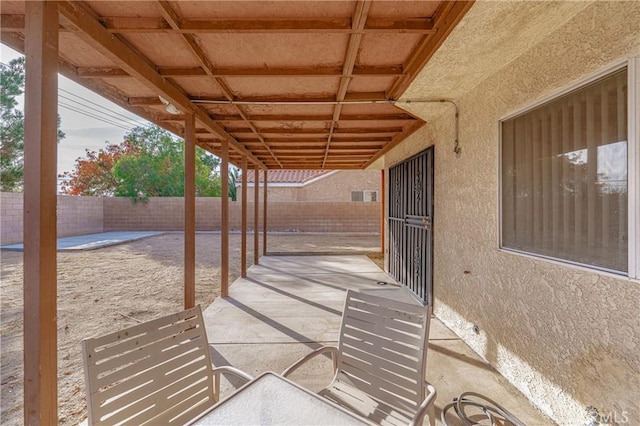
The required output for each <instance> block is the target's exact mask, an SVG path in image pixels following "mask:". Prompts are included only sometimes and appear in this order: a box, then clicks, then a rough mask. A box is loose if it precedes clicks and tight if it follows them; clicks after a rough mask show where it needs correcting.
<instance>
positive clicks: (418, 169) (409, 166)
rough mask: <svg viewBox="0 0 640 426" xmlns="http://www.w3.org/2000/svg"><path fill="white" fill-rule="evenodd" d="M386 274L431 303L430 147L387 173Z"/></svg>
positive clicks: (431, 214) (431, 162) (431, 206)
mask: <svg viewBox="0 0 640 426" xmlns="http://www.w3.org/2000/svg"><path fill="white" fill-rule="evenodd" d="M388 200H389V273H390V274H391V276H392V277H393V278H395V279H396V280H397V281H398V282H400V283H402V284H403V285H405V286H407V287H408V288H409V289H410V290H411V291H412V292H413V293H415V294H416V296H418V297H419V298H420V299H421V300H422V301H423V302H424V303H428V304H431V303H432V294H433V291H432V281H433V147H431V148H429V149H427V150H426V151H423V152H421V153H420V154H418V155H416V156H415V157H412V158H410V159H408V160H406V161H404V162H402V163H400V164H398V165H396V166H394V167H392V168H390V169H389V198H388Z"/></svg>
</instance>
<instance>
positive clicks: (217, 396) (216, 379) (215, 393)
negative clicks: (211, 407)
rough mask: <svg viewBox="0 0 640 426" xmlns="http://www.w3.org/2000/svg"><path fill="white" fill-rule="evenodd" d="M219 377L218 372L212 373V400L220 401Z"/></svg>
mask: <svg viewBox="0 0 640 426" xmlns="http://www.w3.org/2000/svg"><path fill="white" fill-rule="evenodd" d="M220 379H221V374H220V373H219V372H217V373H214V374H213V402H218V401H220Z"/></svg>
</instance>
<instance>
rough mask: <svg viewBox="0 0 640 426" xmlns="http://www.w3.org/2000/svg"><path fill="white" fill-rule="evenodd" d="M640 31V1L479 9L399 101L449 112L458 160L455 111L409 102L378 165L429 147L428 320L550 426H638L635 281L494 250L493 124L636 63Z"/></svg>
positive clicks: (639, 296) (639, 306)
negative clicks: (404, 132) (597, 417)
mask: <svg viewBox="0 0 640 426" xmlns="http://www.w3.org/2000/svg"><path fill="white" fill-rule="evenodd" d="M493 8H495V9H493ZM492 10H495V13H492V12H491V11H492ZM527 17H529V18H530V19H527ZM639 22H640V2H591V3H589V2H478V3H476V4H475V5H474V6H473V7H472V9H471V10H470V11H469V13H468V14H467V16H466V17H465V18H464V19H463V21H462V22H461V24H460V26H459V28H457V29H456V30H454V32H453V33H452V35H451V37H450V39H448V40H447V41H446V42H445V43H444V44H443V46H442V48H441V50H440V51H439V52H437V53H436V55H435V56H434V58H433V60H432V61H431V62H430V63H429V64H428V65H427V68H426V69H425V70H424V71H423V73H422V74H421V76H420V77H419V78H418V79H417V80H416V81H415V82H414V84H413V85H412V86H411V87H410V89H409V91H408V92H407V93H406V94H405V96H404V97H405V98H406V99H421V98H422V99H425V98H433V97H437V98H448V99H453V100H455V101H456V102H457V104H458V105H459V108H460V129H459V139H460V145H461V147H462V153H461V155H459V156H457V155H456V154H455V153H454V152H453V140H454V124H453V123H454V120H453V113H452V110H451V109H447V108H448V107H447V106H446V105H435V106H434V105H427V104H414V103H412V104H408V105H406V108H407V109H409V110H410V111H411V112H412V113H414V114H417V115H419V116H420V117H421V118H423V119H424V120H426V121H427V123H428V124H427V125H426V126H425V127H423V128H422V129H421V130H420V131H418V132H417V133H416V134H414V135H413V136H412V137H410V138H409V139H407V140H406V141H405V142H403V143H402V144H401V145H399V146H398V147H396V148H395V149H394V150H392V151H391V152H389V153H387V155H386V156H385V167H386V168H388V167H389V166H391V165H393V164H395V163H397V162H399V161H401V160H403V159H405V158H407V157H409V156H411V155H413V154H415V153H417V152H420V151H422V150H424V149H425V148H427V147H429V146H431V145H434V146H435V210H434V219H433V224H434V296H435V302H434V310H435V313H436V315H437V316H438V318H440V319H441V320H443V321H444V322H445V323H446V324H447V325H448V326H450V327H451V328H452V329H453V330H454V331H455V332H456V333H457V334H458V335H459V336H461V337H462V338H463V339H464V340H465V341H466V342H467V343H468V344H469V345H470V346H471V347H472V348H473V349H474V350H476V351H477V352H478V353H479V354H480V355H481V356H483V357H484V358H485V359H487V360H488V361H489V362H490V363H491V364H492V365H493V366H494V367H495V368H496V369H497V370H498V371H500V372H501V373H502V374H503V375H504V376H505V377H506V378H507V379H508V380H509V381H511V382H512V383H513V384H514V385H515V386H516V387H517V388H518V389H520V390H521V391H522V392H523V393H524V394H525V395H526V396H527V397H528V398H529V399H530V400H531V401H532V403H534V404H535V405H536V406H537V407H538V408H539V409H540V410H541V411H542V412H544V413H545V414H546V415H548V416H549V417H550V418H551V419H553V420H554V421H555V422H557V423H560V424H571V425H578V424H580V425H582V424H585V423H586V422H587V416H586V407H588V406H593V407H596V408H597V409H598V411H599V412H600V413H601V414H602V415H603V416H607V415H611V416H613V418H614V420H617V421H618V422H619V423H627V422H628V424H640V410H639V406H638V401H640V336H639V335H640V313H639V312H640V283H639V282H638V281H633V280H629V279H626V278H622V277H616V276H613V275H609V274H605V273H598V272H595V271H590V270H588V269H585V268H576V267H571V266H567V265H564V264H560V263H554V262H551V261H546V260H542V259H537V258H533V257H527V256H522V255H517V254H513V253H509V252H504V251H501V250H499V219H498V217H499V214H498V205H499V200H498V188H499V186H498V185H499V178H498V158H499V151H498V122H499V120H500V119H501V118H502V117H505V116H506V115H508V114H510V113H513V112H514V111H517V110H518V109H521V108H523V107H525V106H527V105H530V104H531V103H533V102H535V101H536V100H539V99H541V98H544V97H545V96H548V95H550V94H553V93H554V92H556V91H558V90H560V89H562V88H565V87H567V86H569V85H571V84H572V83H575V82H577V81H580V80H582V79H584V78H586V77H588V76H590V75H593V74H595V73H597V72H599V71H601V70H603V69H604V68H606V67H607V66H612V65H615V64H616V63H618V62H620V61H621V60H624V59H625V58H629V57H634V56H638V55H640V25H638V23H639ZM520 28H522V31H523V32H524V36H522V34H521V33H520V32H519V31H520ZM465 39H467V40H469V42H468V43H467V45H466V46H465V45H464V43H465ZM494 39H497V40H494ZM478 46H485V47H484V48H483V49H481V50H480V51H475V50H474V49H476V48H477V47H478ZM486 46H490V47H491V46H493V48H495V49H502V50H501V51H498V52H495V51H494V50H493V49H489V48H486ZM502 52H504V57H501V53H502ZM456 55H457V56H456ZM474 55H475V56H474ZM456 58H458V59H456ZM476 68H477V69H476ZM447 72H448V73H449V74H448V75H447ZM387 240H388V239H387ZM474 324H475V325H478V327H479V329H480V333H479V334H475V333H474V332H473V330H472V327H473V325H474ZM460 391H461V392H462V391H464V389H461V390H460Z"/></svg>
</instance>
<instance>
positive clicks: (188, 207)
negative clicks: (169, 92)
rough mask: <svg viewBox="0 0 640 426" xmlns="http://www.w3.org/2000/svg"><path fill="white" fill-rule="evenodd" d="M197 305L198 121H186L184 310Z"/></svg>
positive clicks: (191, 119) (190, 115)
mask: <svg viewBox="0 0 640 426" xmlns="http://www.w3.org/2000/svg"><path fill="white" fill-rule="evenodd" d="M195 305H196V121H195V116H194V115H193V114H191V113H188V114H187V115H186V117H185V120H184V308H185V309H190V308H193V307H194V306H195Z"/></svg>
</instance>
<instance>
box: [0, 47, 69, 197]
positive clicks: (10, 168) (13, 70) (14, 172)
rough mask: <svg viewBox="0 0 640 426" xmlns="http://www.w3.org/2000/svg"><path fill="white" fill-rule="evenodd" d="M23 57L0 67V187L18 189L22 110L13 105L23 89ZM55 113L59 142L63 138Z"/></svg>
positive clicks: (20, 166) (15, 104)
mask: <svg viewBox="0 0 640 426" xmlns="http://www.w3.org/2000/svg"><path fill="white" fill-rule="evenodd" d="M24 71H25V69H24V57H21V58H17V59H14V60H12V61H11V62H9V64H8V65H4V64H2V66H1V69H0V121H1V123H0V124H1V125H0V141H1V144H0V190H1V191H21V190H22V186H23V175H24V114H23V113H22V111H20V110H18V109H16V106H17V105H18V102H17V100H16V98H17V97H19V96H21V95H22V94H23V93H24V80H25V73H24ZM64 136H65V135H64V133H63V132H62V131H61V130H60V117H58V142H59V141H60V140H62V139H63V138H64Z"/></svg>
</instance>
